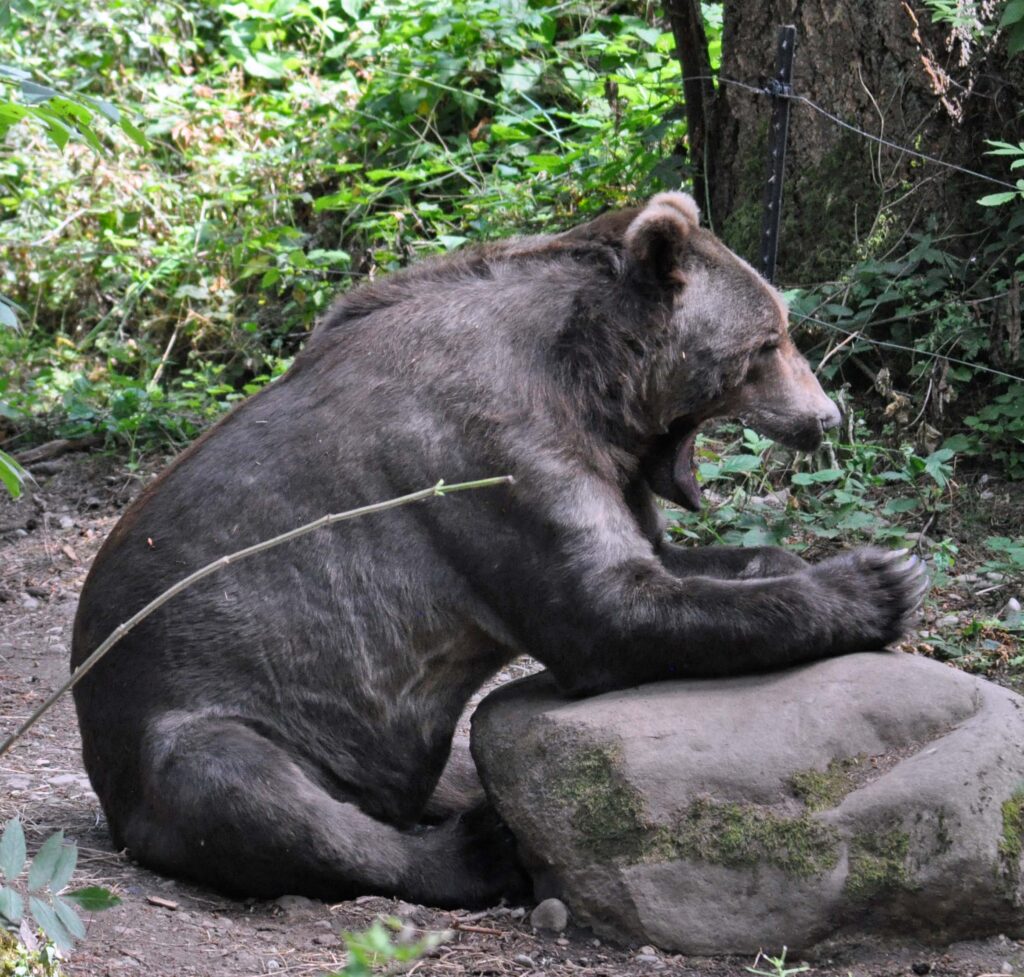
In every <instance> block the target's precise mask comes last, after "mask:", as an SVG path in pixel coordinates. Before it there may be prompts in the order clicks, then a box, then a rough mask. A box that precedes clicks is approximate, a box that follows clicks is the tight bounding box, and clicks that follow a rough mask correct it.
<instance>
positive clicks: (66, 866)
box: [50, 845, 78, 894]
mask: <svg viewBox="0 0 1024 977" xmlns="http://www.w3.org/2000/svg"><path fill="white" fill-rule="evenodd" d="M77 864H78V846H77V845H65V846H64V847H63V848H62V849H61V852H60V857H59V858H58V859H57V864H56V865H55V866H54V869H53V876H52V877H51V878H50V890H51V891H52V892H53V893H54V894H56V893H58V892H60V890H61V889H63V888H64V886H66V885H67V884H68V883H69V882H70V881H71V876H72V875H74V873H75V866H76V865H77Z"/></svg>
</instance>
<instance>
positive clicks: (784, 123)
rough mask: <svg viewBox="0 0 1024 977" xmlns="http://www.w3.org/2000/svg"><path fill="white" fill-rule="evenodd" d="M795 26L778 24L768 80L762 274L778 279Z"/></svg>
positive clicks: (771, 278) (768, 277)
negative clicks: (769, 113)
mask: <svg viewBox="0 0 1024 977" xmlns="http://www.w3.org/2000/svg"><path fill="white" fill-rule="evenodd" d="M795 48H796V27H794V26H793V25H792V24H788V25H786V26H784V27H780V28H779V32H778V47H777V48H776V51H775V75H774V76H773V77H772V80H771V82H769V84H768V93H769V94H770V95H771V96H772V123H771V128H770V129H769V130H768V182H767V184H766V185H765V191H764V222H763V224H762V230H761V274H762V275H764V277H765V278H767V279H768V281H770V282H774V281H775V259H776V258H777V257H778V253H779V223H780V221H781V220H782V181H783V178H784V172H785V167H786V137H787V136H788V135H789V102H790V100H789V95H790V94H792V91H793V89H792V81H793V52H794V49H795Z"/></svg>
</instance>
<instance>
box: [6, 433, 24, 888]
mask: <svg viewBox="0 0 1024 977" xmlns="http://www.w3.org/2000/svg"><path fill="white" fill-rule="evenodd" d="M5 459H6V460H7V462H8V463H10V464H12V465H15V466H17V467H18V468H20V467H21V466H20V465H18V463H17V462H16V461H15V460H14V459H13V458H11V457H10V456H9V455H5V454H3V453H2V452H0V461H3V460H5ZM2 472H3V466H2V465H0V473H2ZM4 484H5V485H7V481H6V479H5V480H4ZM9 487H10V486H8V488H9ZM18 494H19V495H20V494H21V483H20V479H19V481H18ZM15 497H17V496H15ZM24 867H25V832H24V831H23V830H22V827H21V821H19V820H18V818H14V819H13V820H11V821H8V822H7V827H6V828H4V833H3V836H2V837H0V873H2V874H3V877H4V878H5V879H6V880H7V881H8V882H13V881H14V880H15V879H16V878H17V877H18V876H19V875H21V870H22V869H23V868H24Z"/></svg>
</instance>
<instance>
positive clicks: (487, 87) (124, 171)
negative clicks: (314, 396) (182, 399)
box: [0, 0, 720, 437]
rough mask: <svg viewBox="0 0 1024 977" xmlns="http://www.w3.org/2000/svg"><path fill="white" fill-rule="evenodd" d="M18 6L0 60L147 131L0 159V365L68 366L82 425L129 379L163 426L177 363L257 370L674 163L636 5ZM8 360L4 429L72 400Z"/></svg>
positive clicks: (245, 2) (668, 63) (666, 173)
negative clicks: (431, 276)
mask: <svg viewBox="0 0 1024 977" xmlns="http://www.w3.org/2000/svg"><path fill="white" fill-rule="evenodd" d="M17 9H18V11H19V14H20V16H19V20H18V30H17V31H16V32H15V33H14V34H12V35H11V36H10V37H9V38H8V39H7V40H6V41H0V60H8V61H11V62H13V63H17V64H19V65H20V66H22V67H23V68H24V69H26V70H33V71H35V72H38V73H43V72H48V73H49V75H51V76H52V77H53V78H54V82H53V85H58V84H59V85H60V86H61V88H60V90H61V91H73V92H75V93H77V94H80V95H81V96H82V98H84V99H86V101H87V103H88V104H90V105H91V104H92V102H88V100H90V99H91V100H93V101H96V102H97V104H98V103H99V102H100V101H102V102H103V103H107V102H110V100H111V99H115V98H116V100H117V101H118V103H119V104H121V105H122V106H125V110H126V111H127V110H128V109H129V108H131V107H132V106H133V105H139V106H141V111H142V112H143V113H144V114H145V116H146V120H147V121H146V123H145V125H144V126H143V129H144V130H145V132H146V134H147V136H148V137H149V138H150V140H151V143H152V148H151V149H150V150H149V151H147V152H146V153H144V154H140V153H139V152H138V151H136V150H135V149H133V148H132V147H131V146H125V147H124V148H123V150H122V152H120V154H119V155H118V157H117V159H116V161H112V160H109V159H108V158H105V157H102V158H94V159H91V160H86V159H85V158H84V157H83V156H82V154H81V153H78V152H75V151H74V150H75V147H74V146H72V145H69V146H68V148H67V151H66V152H65V154H64V155H63V156H57V157H53V158H43V157H40V156H39V155H38V154H34V153H32V154H23V153H21V152H17V153H14V154H13V155H12V156H10V157H7V158H5V159H3V160H0V227H2V228H3V244H4V245H5V246H6V247H7V249H8V252H9V254H10V256H11V257H12V259H13V260H12V261H11V262H10V263H9V265H6V266H5V267H0V292H4V293H5V294H8V295H13V296H15V297H18V298H19V300H21V301H22V304H23V305H24V307H25V308H26V309H30V310H31V313H30V314H28V322H27V333H28V338H27V343H26V342H25V341H21V340H19V339H17V338H16V337H12V336H10V335H8V336H3V335H2V334H0V360H10V361H11V362H12V363H20V362H23V361H24V354H25V351H26V347H28V348H29V350H30V352H31V354H32V356H34V357H35V359H36V362H37V363H38V362H39V360H40V359H46V358H47V357H48V358H49V359H51V360H52V359H55V358H59V359H61V360H62V361H64V365H63V366H62V368H63V369H68V361H69V360H70V361H72V362H71V363H70V366H72V367H73V368H74V369H73V371H72V372H74V373H76V374H77V375H78V376H80V377H85V378H87V379H88V383H89V386H90V388H91V390H90V391H89V392H88V395H87V396H85V398H84V399H85V400H86V401H87V402H88V403H89V405H90V410H91V411H92V417H93V419H94V421H95V424H96V427H98V428H99V429H100V430H103V431H106V432H107V433H110V434H113V435H114V436H115V437H122V436H123V435H124V434H125V432H124V431H123V430H122V427H121V425H119V424H113V425H112V424H111V423H110V414H111V412H112V410H113V407H112V400H111V396H108V395H107V393H106V392H105V388H108V387H109V388H117V387H119V386H121V385H122V384H123V383H124V382H126V379H127V380H130V381H132V382H133V383H134V385H135V386H136V387H137V388H139V390H140V394H139V397H138V402H139V404H140V405H141V408H142V409H143V410H144V412H145V413H147V414H148V415H150V416H154V415H155V416H156V420H155V421H154V423H148V424H146V423H144V424H143V426H148V427H149V428H150V429H151V430H152V429H159V428H160V427H167V426H170V427H173V426H174V425H173V423H169V422H168V419H167V418H168V415H173V413H174V411H173V406H172V403H171V401H172V400H173V398H172V397H171V396H169V395H170V392H171V390H172V389H173V388H174V387H176V386H177V383H178V380H179V378H180V376H181V371H182V370H183V369H192V370H195V371H198V372H206V371H208V370H212V369H218V370H222V372H221V373H220V377H221V379H222V381H223V382H224V383H225V384H228V385H230V386H231V387H232V388H234V389H236V390H237V389H239V388H240V387H241V386H242V385H243V384H245V383H249V382H253V381H254V379H255V378H257V377H270V376H273V375H274V373H275V371H276V364H278V363H280V362H281V361H282V360H283V359H285V358H286V357H287V356H288V355H290V354H291V353H292V352H293V351H294V350H295V349H296V348H297V346H298V343H299V342H300V340H301V339H302V337H303V335H304V334H305V332H306V331H307V330H308V329H309V327H310V324H311V322H312V320H313V318H314V317H315V315H316V314H317V313H318V312H320V311H322V310H323V309H324V308H325V307H326V305H327V303H328V302H329V300H330V298H331V296H332V295H333V294H334V293H335V292H336V291H337V290H338V288H339V286H345V285H347V284H349V283H350V282H352V281H353V280H355V279H357V278H359V277H362V276H363V275H367V274H374V273H376V272H377V271H378V270H388V269H392V268H395V267H397V266H399V265H401V264H404V263H406V262H407V261H408V260H409V259H410V258H411V257H413V256H414V255H415V254H417V253H424V252H429V251H433V250H447V249H451V248H454V247H457V246H458V245H459V244H460V243H462V242H463V241H465V240H467V239H469V238H472V239H474V240H478V239H480V238H484V237H489V236H494V235H498V234H502V235H503V234H507V233H508V232H509V231H510V230H513V229H518V230H520V231H535V230H544V229H548V228H557V229H561V228H563V227H564V226H566V224H568V223H570V222H571V221H573V220H576V219H577V218H578V217H579V216H581V215H584V214H587V213H594V212H596V211H597V210H599V209H600V208H601V207H603V206H607V205H616V204H621V203H624V202H626V201H632V200H634V199H636V198H637V197H639V196H644V195H647V194H650V193H653V192H656V191H658V190H662V189H666V188H671V187H677V186H679V185H680V183H681V182H682V181H683V180H684V179H685V178H686V174H687V167H686V163H685V158H684V155H683V152H684V151H683V142H682V140H683V137H684V134H685V122H684V119H683V115H682V112H681V109H680V107H679V105H678V65H677V63H676V61H675V59H674V54H673V41H672V38H671V35H670V34H669V33H667V32H665V31H663V30H662V29H661V28H660V27H659V26H658V25H657V24H656V23H655V22H654V21H653V19H651V20H647V19H644V18H642V17H638V16H635V15H633V14H632V13H630V12H627V11H622V12H614V13H609V12H606V11H604V10H603V9H601V8H598V7H595V6H593V5H592V4H590V3H586V2H573V3H570V4H557V5H555V4H546V3H537V2H532V3H528V2H526V0H458V2H456V3H454V4H449V5H443V6H441V7H438V5H437V4H433V3H428V2H427V0H401V2H398V3H394V2H390V0H316V2H312V0H310V2H299V0H240V2H237V3H220V2H214V0H207V2H198V0H192V2H189V3H185V4H177V3H171V2H169V0H156V2H155V3H148V2H147V3H143V2H142V0H123V2H121V3H119V4H117V5H100V7H98V8H97V7H86V8H81V7H79V6H77V5H75V6H73V5H70V4H67V3H60V2H58V3H57V4H49V3H47V4H45V5H44V4H43V3H42V0H20V2H19V5H18V8H17ZM709 9H710V10H711V11H713V12H715V13H717V10H716V8H714V7H710V8H709ZM711 36H712V39H713V40H715V41H716V44H717V40H716V39H717V37H718V36H720V29H717V28H715V27H714V25H713V24H712V27H711ZM53 90H54V91H57V88H54V89H53ZM62 343H66V344H67V345H66V346H65V347H64V348H63V349H61V348H60V345H59V344H62ZM69 353H73V356H69V355H68V354H69ZM58 354H59V356H58ZM43 369H44V370H45V367H43ZM17 373H18V379H17V380H16V381H15V382H13V383H8V385H7V391H0V404H2V403H4V402H6V403H7V404H8V408H9V409H14V410H15V411H16V412H17V415H18V420H19V422H21V423H24V421H25V420H26V418H27V417H29V418H31V417H40V416H45V415H47V414H48V412H49V411H50V409H51V408H53V406H54V405H55V404H56V405H59V409H60V410H64V404H63V401H64V399H65V395H66V393H67V391H66V390H61V389H59V388H55V387H52V386H49V385H48V384H47V382H46V377H45V376H44V375H35V374H34V373H33V371H32V370H31V369H18V370H17ZM51 375H53V376H55V377H56V376H57V375H56V374H51ZM154 381H155V382H156V383H157V384H158V385H159V386H160V387H161V388H162V389H163V391H164V392H165V393H166V394H168V397H166V398H165V399H164V400H160V399H159V397H155V398H154V396H153V391H152V389H151V388H152V385H153V383H154ZM15 386H17V387H18V391H17V392H16V393H14V394H12V392H11V391H12V389H13V388H14V387H15ZM78 399H79V400H81V399H82V397H81V396H79V397H78ZM12 400H13V401H16V404H15V405H14V406H13V407H12V406H11V405H12ZM2 409H3V408H2V407H0V410H2ZM85 413H87V412H83V414H82V416H79V417H77V418H75V419H76V420H77V421H78V422H79V423H80V424H85V423H87V422H88V421H89V418H88V417H86V416H84V414H85ZM66 420H67V417H66V416H65V417H59V418H58V421H59V422H60V423H64V422H65V421H66ZM51 427H52V425H51ZM127 433H128V435H129V436H130V434H131V432H127Z"/></svg>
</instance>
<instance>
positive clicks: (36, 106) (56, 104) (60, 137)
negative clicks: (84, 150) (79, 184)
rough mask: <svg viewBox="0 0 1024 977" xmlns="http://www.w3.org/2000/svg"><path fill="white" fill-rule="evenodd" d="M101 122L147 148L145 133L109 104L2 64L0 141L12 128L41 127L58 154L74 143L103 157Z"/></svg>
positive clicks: (0, 67)
mask: <svg viewBox="0 0 1024 977" xmlns="http://www.w3.org/2000/svg"><path fill="white" fill-rule="evenodd" d="M99 119H105V120H106V121H108V122H111V123H113V124H114V125H117V126H119V127H120V128H121V131H122V132H124V133H125V135H127V136H128V137H129V138H130V139H133V140H134V141H135V142H137V143H138V144H139V145H141V146H145V145H146V139H145V137H144V136H143V135H142V133H141V132H139V130H138V129H137V128H136V127H135V126H134V125H133V124H132V122H131V121H130V120H129V119H127V118H125V117H124V116H123V115H122V114H121V113H120V111H118V109H117V107H116V106H115V105H112V104H111V103H110V102H107V101H105V100H104V99H101V98H91V97H89V96H88V95H82V94H79V93H77V92H67V91H60V90H58V89H56V88H53V87H51V86H50V85H44V84H42V83H40V82H38V81H35V80H34V79H33V78H32V74H31V73H30V72H28V71H25V70H23V69H21V68H18V67H15V66H14V65H10V64H0V139H3V138H4V137H5V136H6V135H7V132H8V130H9V129H10V128H11V127H12V126H14V125H17V124H18V123H19V122H26V121H27V122H34V123H36V124H37V125H39V126H40V127H41V128H42V131H43V132H44V133H45V134H46V136H47V138H48V139H49V140H50V142H52V143H53V145H54V146H56V147H57V149H59V150H63V149H64V148H65V147H66V146H67V145H68V143H69V142H71V141H72V140H75V141H80V142H83V143H85V144H86V145H87V146H89V147H90V148H91V149H93V150H94V151H96V152H97V153H101V152H103V143H102V141H101V139H100V136H99V134H98V133H97V131H96V123H97V121H98V120H99Z"/></svg>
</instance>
